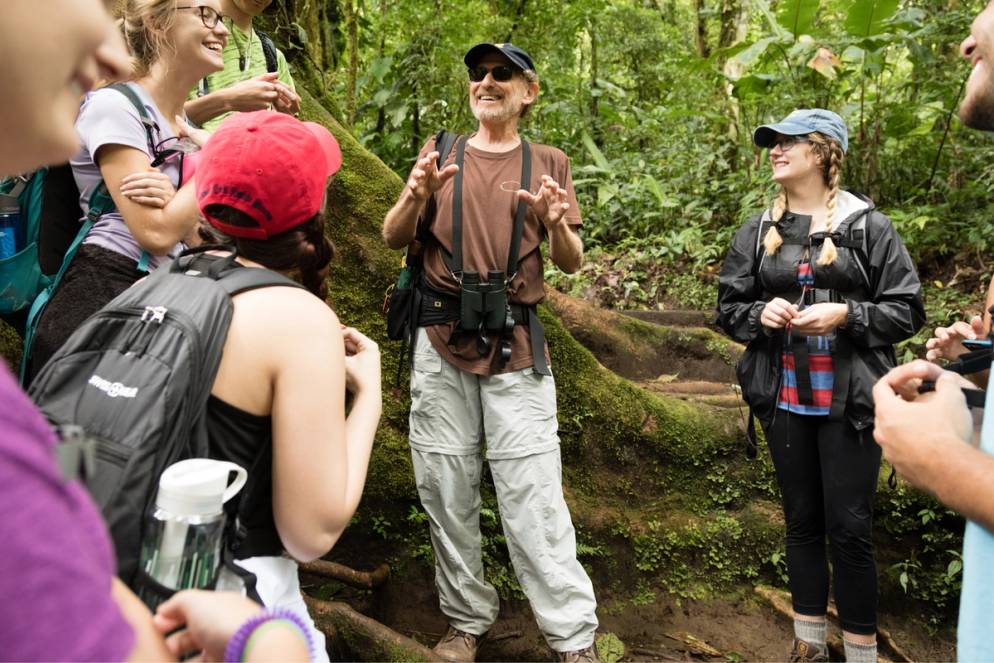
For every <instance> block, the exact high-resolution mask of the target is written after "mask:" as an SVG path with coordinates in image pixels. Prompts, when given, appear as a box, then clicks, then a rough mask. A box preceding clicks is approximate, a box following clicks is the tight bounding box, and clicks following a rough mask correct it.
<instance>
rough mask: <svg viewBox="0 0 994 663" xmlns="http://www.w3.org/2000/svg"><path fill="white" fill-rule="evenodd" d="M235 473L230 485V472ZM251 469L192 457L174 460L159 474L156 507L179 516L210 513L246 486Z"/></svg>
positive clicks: (216, 510) (219, 511) (206, 514)
mask: <svg viewBox="0 0 994 663" xmlns="http://www.w3.org/2000/svg"><path fill="white" fill-rule="evenodd" d="M232 472H235V473H236V476H235V480H234V481H233V482H232V483H231V485H230V486H229V485H228V475H229V474H231V473H232ZM247 477H248V472H246V471H245V468H243V467H241V466H240V465H236V464H235V463H228V462H225V461H220V460H211V459H210V458H191V459H189V460H181V461H180V462H178V463H173V464H172V465H170V466H169V467H167V468H166V469H165V471H164V472H163V473H162V476H161V477H159V493H158V495H156V497H155V506H156V507H157V508H160V509H163V510H165V511H168V512H169V513H171V514H174V515H177V516H209V515H213V514H216V513H221V506H222V505H223V504H224V503H225V502H227V501H228V500H230V499H231V498H232V497H234V496H235V494H236V493H238V491H239V490H241V488H242V486H243V485H245V479H246V478H247Z"/></svg>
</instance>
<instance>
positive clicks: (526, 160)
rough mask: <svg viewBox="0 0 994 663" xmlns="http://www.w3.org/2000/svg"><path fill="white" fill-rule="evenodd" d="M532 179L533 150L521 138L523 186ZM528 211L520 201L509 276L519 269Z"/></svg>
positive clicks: (509, 254)
mask: <svg viewBox="0 0 994 663" xmlns="http://www.w3.org/2000/svg"><path fill="white" fill-rule="evenodd" d="M531 181H532V151H531V146H530V145H529V144H528V141H527V140H525V139H524V138H522V139H521V186H522V187H531ZM527 213H528V203H526V202H525V201H524V200H519V201H518V209H517V210H516V211H515V213H514V229H513V231H512V232H511V248H510V249H509V251H508V254H507V271H506V272H505V273H506V274H507V278H508V279H511V278H514V275H515V273H517V271H518V252H519V251H520V250H521V236H522V235H523V234H524V232H525V215H526V214H527Z"/></svg>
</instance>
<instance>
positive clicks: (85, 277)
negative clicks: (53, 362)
mask: <svg viewBox="0 0 994 663" xmlns="http://www.w3.org/2000/svg"><path fill="white" fill-rule="evenodd" d="M143 276H146V274H144V273H142V272H139V271H138V263H137V261H135V260H132V259H131V258H128V257H127V256H125V255H122V254H120V253H117V252H116V251H111V250H110V249H105V248H103V247H100V246H95V245H93V244H83V245H82V246H80V247H79V249H78V250H77V251H76V255H75V256H74V257H73V260H72V262H71V263H70V264H69V269H67V270H66V273H65V274H63V276H62V280H61V281H60V282H59V287H58V288H56V289H55V292H53V293H52V298H51V299H49V300H48V304H47V305H46V306H45V310H44V311H43V312H42V314H41V318H39V320H38V329H37V331H36V332H35V338H34V343H33V344H32V346H31V357H30V361H29V363H28V371H27V383H28V384H31V381H32V380H33V379H34V377H35V376H36V375H37V374H38V372H39V371H40V370H41V369H42V367H43V366H44V365H45V363H46V362H48V360H49V359H51V358H52V355H54V354H55V353H56V352H57V351H58V349H59V348H61V347H62V345H63V344H64V343H65V342H66V341H67V340H69V337H70V336H71V335H72V333H73V332H74V331H76V329H78V328H79V326H80V325H82V324H83V322H84V321H85V320H86V319H87V318H88V317H90V316H91V315H93V314H94V313H96V312H97V311H99V310H100V309H102V308H103V307H104V306H105V305H106V304H107V303H108V302H110V300H112V299H114V298H115V297H117V296H118V295H119V294H121V293H122V292H124V291H125V290H127V289H128V288H129V287H131V286H132V285H133V284H134V283H135V282H136V281H138V280H139V279H140V278H142V277H143Z"/></svg>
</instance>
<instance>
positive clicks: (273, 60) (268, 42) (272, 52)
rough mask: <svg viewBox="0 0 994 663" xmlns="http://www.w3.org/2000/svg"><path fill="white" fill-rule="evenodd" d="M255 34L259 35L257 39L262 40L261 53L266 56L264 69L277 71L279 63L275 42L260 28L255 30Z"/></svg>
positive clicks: (270, 71)
mask: <svg viewBox="0 0 994 663" xmlns="http://www.w3.org/2000/svg"><path fill="white" fill-rule="evenodd" d="M253 29H254V28H253ZM255 34H257V35H259V41H260V42H262V55H263V57H265V58H266V71H268V72H269V73H271V74H272V73H274V72H276V71H279V68H280V63H279V58H278V57H277V55H276V44H274V43H273V40H272V39H270V38H269V35H267V34H266V33H265V32H263V31H262V30H255Z"/></svg>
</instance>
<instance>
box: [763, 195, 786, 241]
mask: <svg viewBox="0 0 994 663" xmlns="http://www.w3.org/2000/svg"><path fill="white" fill-rule="evenodd" d="M786 211H787V192H786V191H784V190H783V188H782V187H781V188H780V193H778V194H777V197H776V200H774V201H773V207H772V208H771V209H770V220H771V221H773V223H776V222H777V221H779V220H780V219H782V218H783V214H784V212H786ZM760 225H761V226H762V224H760ZM781 244H783V237H781V236H780V231H779V230H777V227H776V226H775V225H773V226H770V229H769V230H768V231H766V237H764V238H763V246H764V247H765V248H766V255H768V256H771V255H773V254H774V253H776V252H777V249H779V248H780V245H781Z"/></svg>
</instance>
